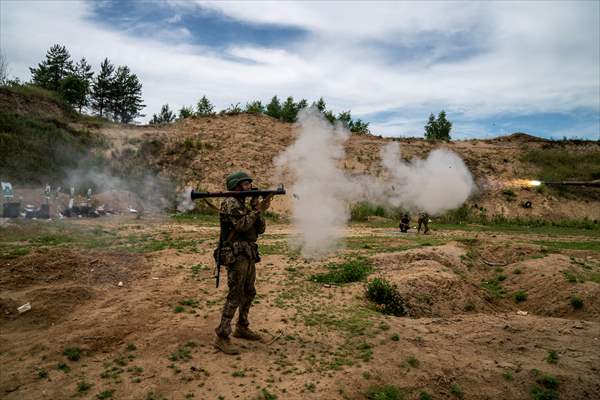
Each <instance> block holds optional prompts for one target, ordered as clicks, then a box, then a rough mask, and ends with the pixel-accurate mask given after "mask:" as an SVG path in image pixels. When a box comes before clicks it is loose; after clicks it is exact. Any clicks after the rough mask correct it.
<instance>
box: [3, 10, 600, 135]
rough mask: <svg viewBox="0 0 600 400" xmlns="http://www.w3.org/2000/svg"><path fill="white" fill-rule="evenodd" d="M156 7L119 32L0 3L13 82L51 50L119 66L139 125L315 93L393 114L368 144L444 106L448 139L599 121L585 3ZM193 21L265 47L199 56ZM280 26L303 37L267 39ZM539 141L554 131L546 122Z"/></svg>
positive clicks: (203, 44)
mask: <svg viewBox="0 0 600 400" xmlns="http://www.w3.org/2000/svg"><path fill="white" fill-rule="evenodd" d="M100 5H102V3H101V4H100ZM163 6H164V8H165V9H166V10H167V11H168V12H167V13H165V16H164V22H165V23H160V24H154V23H153V22H152V21H150V20H146V21H144V20H143V19H142V20H141V21H140V20H135V21H132V22H131V26H130V27H129V26H128V25H127V23H125V25H124V26H125V28H130V30H129V31H128V30H127V29H125V30H114V28H111V26H110V24H102V23H101V21H97V19H96V18H97V14H95V13H96V12H97V7H98V4H97V3H93V4H92V3H87V2H75V1H68V2H46V1H42V2H31V1H27V2H6V1H4V2H1V3H0V7H1V11H2V13H1V14H2V16H1V23H2V24H1V25H2V27H1V28H0V29H1V30H2V31H1V33H2V35H1V39H0V40H1V45H2V51H3V52H4V53H5V54H6V55H7V58H8V61H9V62H10V64H11V71H13V72H14V73H15V74H16V75H18V76H20V77H21V78H25V79H27V78H29V73H28V67H29V66H32V65H34V64H36V63H37V62H39V61H40V60H41V59H42V58H43V55H44V53H45V51H46V50H47V49H48V48H49V47H50V46H51V45H52V44H54V43H62V44H65V45H66V46H67V48H69V50H70V51H71V53H72V55H73V56H74V57H75V58H80V57H82V56H85V57H86V58H88V60H90V61H91V62H93V64H94V65H96V66H97V65H98V64H99V63H100V61H101V60H102V59H103V58H104V57H109V58H110V59H111V61H112V62H113V63H115V64H126V65H128V66H129V67H130V68H131V69H132V70H133V71H134V72H135V73H137V74H138V76H139V77H140V79H141V80H142V82H143V85H144V88H143V90H144V99H145V102H146V104H147V105H148V107H147V109H146V110H145V111H146V113H147V114H149V115H151V114H152V113H155V112H158V110H159V109H160V106H161V105H162V104H164V103H169V104H170V105H171V107H172V108H179V107H180V106H183V105H189V104H193V103H195V102H196V101H197V100H198V98H200V97H201V96H202V95H203V94H206V95H207V96H208V97H209V98H210V99H211V100H213V101H214V102H215V103H216V105H217V107H218V108H224V107H226V106H228V105H229V104H231V103H237V102H241V103H242V104H243V103H244V102H245V101H249V100H254V99H261V100H263V101H267V100H268V99H270V97H271V96H273V95H274V94H278V95H280V96H287V95H293V96H294V97H295V98H307V99H308V100H309V101H310V100H314V99H316V98H318V97H319V96H323V97H324V98H325V99H326V100H327V102H328V106H329V107H331V108H333V109H334V111H336V112H338V111H343V110H349V109H351V110H352V114H353V115H354V116H356V117H360V118H363V116H364V117H365V118H364V119H366V120H367V121H368V120H369V119H368V118H366V117H367V116H369V115H377V114H381V113H386V112H388V113H391V114H393V116H392V117H388V118H386V119H384V120H377V119H375V120H373V121H372V125H371V127H372V128H373V129H372V130H373V131H374V133H378V134H379V133H382V134H385V135H398V134H405V132H407V133H411V134H417V135H418V134H422V126H423V124H424V123H425V122H426V119H427V116H428V114H429V112H430V111H433V112H437V111H439V110H441V109H445V110H447V111H448V112H449V115H451V116H452V115H455V116H458V117H459V118H460V119H464V120H465V122H464V123H463V122H458V123H455V132H456V135H458V137H460V136H461V135H463V136H465V135H467V134H468V135H472V134H476V133H472V132H473V130H474V129H478V127H481V129H483V130H482V132H481V135H483V136H485V135H488V134H490V132H492V133H493V129H492V130H490V129H491V128H489V127H487V126H486V122H485V121H487V120H489V119H490V118H493V117H495V116H497V115H515V116H527V115H534V116H535V115H537V114H540V115H541V114H544V113H563V114H570V113H574V112H575V110H578V109H586V110H589V111H591V114H592V115H594V113H595V114H596V115H597V114H598V113H600V51H599V50H598V49H599V48H600V17H599V14H600V5H599V3H597V2H563V3H559V2H550V3H541V2H531V3H525V2H517V3H509V2H487V3H474V2H473V3H471V2H467V3H465V2H459V3H452V2H419V3H416V2H384V3H378V4H376V5H373V3H372V2H348V3H341V2H262V3H260V4H257V3H253V2H203V1H198V2H195V3H194V2H191V1H176V0H170V1H167V2H165V3H163ZM193 13H203V15H204V14H206V13H209V14H210V15H214V16H215V18H217V17H219V16H220V18H224V19H227V20H228V21H230V22H229V24H230V25H228V26H234V25H235V24H238V25H239V26H255V27H258V26H260V27H261V29H263V30H264V32H267V33H270V35H271V36H272V37H273V38H274V39H273V41H272V42H270V43H269V45H268V46H266V45H265V44H264V43H263V42H260V41H258V39H257V40H256V42H252V41H250V42H248V41H247V40H245V41H242V40H240V41H236V40H235V37H236V36H235V35H230V36H227V40H228V42H225V43H220V44H219V46H218V47H213V46H211V43H210V41H206V40H199V39H201V38H198V37H197V31H196V30H194V29H193V27H191V26H189V25H188V26H186V25H185V21H186V18H185V17H186V16H189V15H193ZM211 13H212V14H211ZM532 15H535V18H532V17H531V16H532ZM124 18H125V17H124ZM123 20H124V19H123ZM123 20H121V21H120V25H122V24H121V23H122V21H123ZM232 24H233V25H232ZM270 27H271V28H272V31H270V30H269V29H271V28H270ZM286 27H295V28H298V29H301V30H303V31H306V32H307V34H306V35H304V36H302V39H301V40H288V39H287V37H286V36H285V35H281V37H280V39H279V40H278V39H277V38H278V36H277V32H279V31H280V30H281V31H282V32H283V29H284V28H286ZM133 30H135V32H136V35H133V34H132V31H133ZM240 32H241V31H240ZM459 129H465V131H464V133H461V132H460V131H458V130H459ZM543 131H544V132H547V133H544V134H546V135H551V134H555V135H556V132H558V129H554V128H553V127H552V125H550V124H549V125H548V126H546V128H545V129H543ZM560 132H561V135H562V134H564V133H565V132H567V133H568V136H570V135H578V136H581V132H585V135H587V137H590V138H594V133H596V132H600V122H599V121H598V119H597V118H593V117H591V118H588V119H587V120H585V121H577V123H573V124H572V125H571V126H570V127H561V128H560Z"/></svg>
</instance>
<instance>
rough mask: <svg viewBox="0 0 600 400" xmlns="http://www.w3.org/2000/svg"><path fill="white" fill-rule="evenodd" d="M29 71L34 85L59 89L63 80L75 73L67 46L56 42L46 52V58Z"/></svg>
mask: <svg viewBox="0 0 600 400" xmlns="http://www.w3.org/2000/svg"><path fill="white" fill-rule="evenodd" d="M29 71H31V80H32V82H33V84H34V85H37V86H40V87H43V88H44V89H48V90H54V91H59V90H60V89H61V81H62V80H63V79H64V78H66V77H67V76H68V75H70V74H72V73H73V62H72V61H71V55H70V54H69V51H68V50H67V48H66V47H65V46H61V45H59V44H55V45H54V46H52V47H51V48H50V49H49V50H48V51H47V52H46V59H45V60H44V61H42V62H41V63H39V64H38V66H37V68H29Z"/></svg>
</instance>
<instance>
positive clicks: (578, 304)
mask: <svg viewBox="0 0 600 400" xmlns="http://www.w3.org/2000/svg"><path fill="white" fill-rule="evenodd" d="M570 303H571V307H573V308H574V309H576V310H579V309H581V308H583V300H582V299H581V298H579V297H577V296H571V300H570Z"/></svg>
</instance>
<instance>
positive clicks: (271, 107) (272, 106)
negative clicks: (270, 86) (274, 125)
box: [266, 96, 281, 119]
mask: <svg viewBox="0 0 600 400" xmlns="http://www.w3.org/2000/svg"><path fill="white" fill-rule="evenodd" d="M266 114H267V115H268V116H270V117H273V118H277V119H279V118H281V104H280V103H279V99H278V98H277V96H273V98H272V99H271V102H270V103H269V104H267V112H266Z"/></svg>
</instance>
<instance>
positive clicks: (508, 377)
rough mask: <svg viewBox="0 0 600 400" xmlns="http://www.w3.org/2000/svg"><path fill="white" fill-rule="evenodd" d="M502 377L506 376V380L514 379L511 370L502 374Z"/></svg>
mask: <svg viewBox="0 0 600 400" xmlns="http://www.w3.org/2000/svg"><path fill="white" fill-rule="evenodd" d="M502 377H503V378H504V380H505V381H512V380H513V374H512V372H510V371H506V372H504V373H503V374H502Z"/></svg>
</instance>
